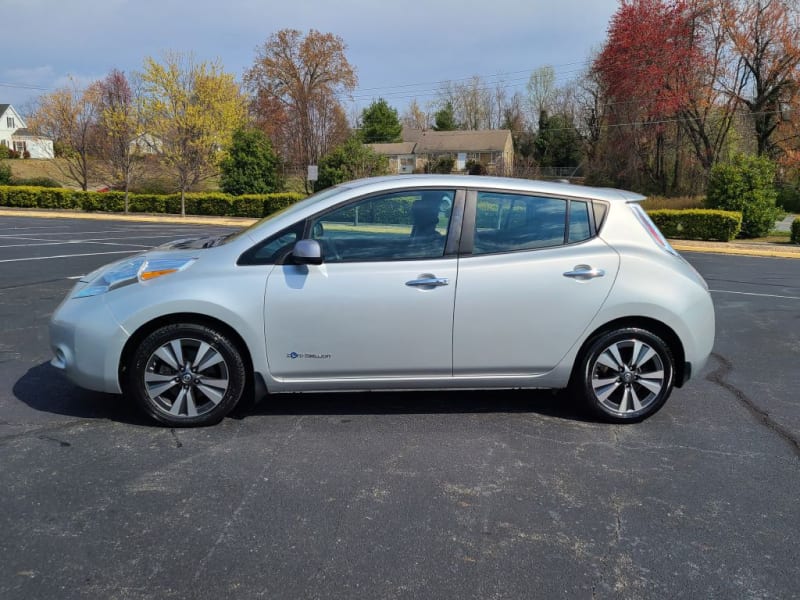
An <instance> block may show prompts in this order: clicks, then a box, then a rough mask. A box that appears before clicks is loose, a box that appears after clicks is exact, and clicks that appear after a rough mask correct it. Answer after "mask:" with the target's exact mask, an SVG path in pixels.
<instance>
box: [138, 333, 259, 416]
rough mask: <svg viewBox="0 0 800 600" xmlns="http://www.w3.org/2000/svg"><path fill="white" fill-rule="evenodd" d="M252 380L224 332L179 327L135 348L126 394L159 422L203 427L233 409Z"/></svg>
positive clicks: (234, 346) (146, 339) (145, 340)
mask: <svg viewBox="0 0 800 600" xmlns="http://www.w3.org/2000/svg"><path fill="white" fill-rule="evenodd" d="M246 382H247V370H246V367H245V364H244V360H243V359H242V355H241V352H240V351H239V350H238V349H237V347H236V345H235V344H234V343H233V342H231V340H230V339H229V338H228V337H227V336H226V335H225V334H224V333H222V332H221V331H219V330H217V329H215V328H213V327H210V326H207V325H200V324H195V323H177V324H174V325H166V326H164V327H160V328H158V329H156V330H155V331H153V332H151V333H150V334H149V335H147V337H145V338H144V339H143V340H142V341H141V343H140V344H139V345H138V347H137V348H136V349H135V350H134V352H133V354H132V355H131V358H130V360H129V362H128V365H127V368H126V373H125V392H126V394H128V395H130V396H132V397H133V399H134V400H135V401H136V403H137V404H139V406H140V407H141V408H142V409H143V410H144V412H145V413H147V415H149V416H150V417H151V418H153V419H155V420H156V421H158V422H159V423H162V424H164V425H168V426H170V427H201V426H205V425H213V424H215V423H219V422H220V421H221V420H222V419H223V418H224V417H225V415H227V414H228V413H229V412H230V411H231V410H233V408H234V407H235V406H236V404H237V403H238V402H239V400H240V399H241V397H242V393H243V391H244V388H245V384H246Z"/></svg>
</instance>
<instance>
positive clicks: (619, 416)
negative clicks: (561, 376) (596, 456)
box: [570, 327, 675, 423]
mask: <svg viewBox="0 0 800 600" xmlns="http://www.w3.org/2000/svg"><path fill="white" fill-rule="evenodd" d="M674 373H675V359H674V358H673V356H672V352H671V351H670V349H669V346H668V345H667V344H666V343H664V341H663V340H662V339H661V338H660V337H658V336H657V335H655V334H654V333H652V332H650V331H647V330H645V329H639V328H636V327H629V328H625V329H617V330H613V331H607V332H605V333H602V334H600V335H598V336H597V337H596V338H594V339H593V340H592V341H591V342H590V343H589V344H588V346H587V347H586V349H585V350H584V352H583V353H582V354H581V356H580V358H579V360H578V363H577V365H576V368H575V371H574V372H573V378H572V382H571V384H570V388H571V391H572V392H573V394H574V395H575V396H579V397H581V398H582V399H583V400H584V402H585V404H586V406H587V407H588V408H589V410H591V412H592V413H593V414H594V415H595V416H598V417H600V418H601V419H603V420H605V421H610V422H613V423H636V422H638V421H642V420H644V419H646V418H648V417H650V416H652V415H653V414H655V413H656V412H658V410H659V409H660V408H661V407H662V406H663V405H664V403H665V402H666V401H667V398H669V395H670V393H671V392H672V388H673V383H674Z"/></svg>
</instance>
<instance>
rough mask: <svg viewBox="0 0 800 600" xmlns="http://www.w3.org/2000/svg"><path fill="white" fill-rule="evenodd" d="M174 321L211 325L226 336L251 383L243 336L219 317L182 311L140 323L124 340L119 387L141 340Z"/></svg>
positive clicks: (248, 353)
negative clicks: (235, 350)
mask: <svg viewBox="0 0 800 600" xmlns="http://www.w3.org/2000/svg"><path fill="white" fill-rule="evenodd" d="M176 323H191V324H194V325H201V326H208V327H213V328H215V329H218V330H219V331H220V332H222V333H224V334H225V335H226V336H228V338H229V339H230V341H231V342H232V343H233V344H234V346H236V349H237V350H238V351H239V352H240V353H241V355H242V361H243V362H244V364H245V367H246V371H247V382H246V386H247V385H252V383H253V377H254V372H255V367H254V365H253V358H252V356H251V354H250V349H249V348H248V347H247V344H246V343H245V341H244V338H242V336H241V335H239V332H237V331H236V330H235V329H234V328H233V327H231V326H230V325H228V324H227V323H225V322H224V321H221V320H220V319H216V318H214V317H210V316H208V315H204V314H200V313H191V312H184V313H172V314H168V315H161V316H159V317H157V318H155V319H153V320H151V321H148V322H147V323H144V324H142V325H140V326H139V328H138V329H137V330H136V331H134V332H133V334H131V336H130V337H129V338H128V340H127V341H126V342H125V346H123V348H122V353H121V354H120V359H119V365H118V367H117V379H118V381H119V385H120V387H121V388H123V389H124V385H125V377H124V373H125V368H126V367H127V365H128V363H129V361H130V358H131V356H132V355H133V353H134V352H135V351H136V348H137V347H138V346H139V344H140V343H141V342H142V340H144V339H145V338H146V337H147V336H148V335H150V334H151V333H153V332H154V331H155V330H156V329H158V328H159V327H163V326H164V325H174V324H176Z"/></svg>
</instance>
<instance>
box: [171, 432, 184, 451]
mask: <svg viewBox="0 0 800 600" xmlns="http://www.w3.org/2000/svg"><path fill="white" fill-rule="evenodd" d="M169 432H170V434H171V435H172V439H174V440H175V447H176V448H183V442H182V441H181V440H180V439H179V438H178V432H177V431H175V430H174V429H170V430H169Z"/></svg>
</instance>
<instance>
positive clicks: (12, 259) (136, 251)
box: [0, 250, 139, 263]
mask: <svg viewBox="0 0 800 600" xmlns="http://www.w3.org/2000/svg"><path fill="white" fill-rule="evenodd" d="M138 253H139V251H138V250H114V251H113V252H89V253H87V254H58V255H56V256H32V257H30V258H5V259H2V260H0V263H8V262H25V261H26V260H49V259H51V258H74V257H78V256H103V255H104V254H138Z"/></svg>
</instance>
